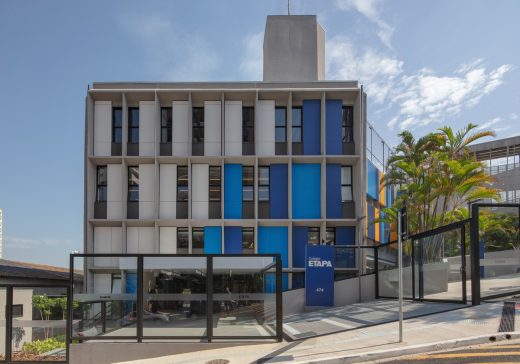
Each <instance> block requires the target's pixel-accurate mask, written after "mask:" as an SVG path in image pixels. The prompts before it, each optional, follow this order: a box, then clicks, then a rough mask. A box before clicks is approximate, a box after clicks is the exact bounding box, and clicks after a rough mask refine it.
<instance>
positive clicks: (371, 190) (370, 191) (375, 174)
mask: <svg viewBox="0 0 520 364" xmlns="http://www.w3.org/2000/svg"><path fill="white" fill-rule="evenodd" d="M367 195H369V196H370V197H371V198H373V199H374V200H379V170H378V169H377V168H376V166H374V165H373V164H372V162H370V161H369V160H367Z"/></svg>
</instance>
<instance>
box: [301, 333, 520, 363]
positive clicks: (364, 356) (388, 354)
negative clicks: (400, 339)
mask: <svg viewBox="0 0 520 364" xmlns="http://www.w3.org/2000/svg"><path fill="white" fill-rule="evenodd" d="M506 335H510V337H509V338H506ZM491 337H495V340H494V341H491V340H490V338H491ZM513 339H520V332H519V331H515V332H500V333H491V334H489V335H479V336H471V337H467V338H462V339H454V340H447V341H438V342H434V343H428V344H420V345H413V346H405V347H399V348H393V349H390V350H378V351H371V352H364V353H358V354H352V355H344V356H335V357H328V358H323V359H315V360H310V361H297V362H295V363H302V364H303V363H308V364H347V363H365V362H372V361H374V360H379V359H390V358H396V357H401V356H408V355H414V354H421V353H426V352H432V351H440V350H449V349H456V348H460V347H466V346H470V345H476V344H486V343H490V342H499V341H504V340H513Z"/></svg>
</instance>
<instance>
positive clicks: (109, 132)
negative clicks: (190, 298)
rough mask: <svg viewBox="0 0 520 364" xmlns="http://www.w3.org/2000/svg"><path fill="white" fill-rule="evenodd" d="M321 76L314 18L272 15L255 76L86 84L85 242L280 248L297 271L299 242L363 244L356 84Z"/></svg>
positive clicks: (89, 246)
mask: <svg viewBox="0 0 520 364" xmlns="http://www.w3.org/2000/svg"><path fill="white" fill-rule="evenodd" d="M295 36H296V37H298V39H300V41H299V42H294V39H295V38H294V37H295ZM323 75H324V32H323V29H322V28H321V26H320V25H319V24H318V23H317V21H316V17H315V16H269V17H268V19H267V25H266V33H265V39H264V81H258V82H163V83H146V82H108V83H98V82H96V83H94V84H93V86H92V87H91V88H90V89H89V91H88V94H87V100H86V138H85V247H84V250H85V252H86V253H122V254H125V253H155V254H161V253H251V254H255V253H280V254H281V256H282V260H283V265H284V268H288V269H289V270H290V269H291V268H292V269H294V270H295V271H296V270H298V271H299V272H302V271H303V268H304V255H305V253H304V249H305V245H306V244H307V243H311V244H319V243H320V242H322V241H333V242H334V244H337V245H364V244H365V221H363V219H364V216H366V206H365V201H366V197H365V196H366V154H365V153H366V146H365V136H366V128H367V122H366V95H365V94H364V93H363V89H362V87H360V86H359V85H358V83H357V82H356V81H326V80H323ZM280 80H281V81H280ZM113 279H114V276H113V275H111V274H109V273H107V274H106V275H103V274H97V275H96V280H97V283H96V284H98V285H100V286H103V287H111V286H112V285H113ZM116 279H119V278H118V277H116ZM302 284H303V274H302V273H295V274H294V275H293V277H292V279H288V280H287V279H285V280H284V288H286V289H287V288H296V287H300V286H301V285H302Z"/></svg>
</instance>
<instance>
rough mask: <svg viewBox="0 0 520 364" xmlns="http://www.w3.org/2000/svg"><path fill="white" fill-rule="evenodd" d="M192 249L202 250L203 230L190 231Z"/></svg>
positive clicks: (194, 229)
mask: <svg viewBox="0 0 520 364" xmlns="http://www.w3.org/2000/svg"><path fill="white" fill-rule="evenodd" d="M191 243H192V245H193V249H204V229H203V228H193V229H192V240H191Z"/></svg>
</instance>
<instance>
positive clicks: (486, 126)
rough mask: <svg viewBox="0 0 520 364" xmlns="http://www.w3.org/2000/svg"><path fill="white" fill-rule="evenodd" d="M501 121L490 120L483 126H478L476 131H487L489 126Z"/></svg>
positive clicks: (499, 119)
mask: <svg viewBox="0 0 520 364" xmlns="http://www.w3.org/2000/svg"><path fill="white" fill-rule="evenodd" d="M501 121H502V119H501V118H493V119H491V120H490V121H487V122H485V123H484V124H482V125H480V126H479V127H478V128H477V130H484V129H489V128H490V127H491V126H493V125H495V124H498V123H499V122H501Z"/></svg>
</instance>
